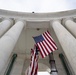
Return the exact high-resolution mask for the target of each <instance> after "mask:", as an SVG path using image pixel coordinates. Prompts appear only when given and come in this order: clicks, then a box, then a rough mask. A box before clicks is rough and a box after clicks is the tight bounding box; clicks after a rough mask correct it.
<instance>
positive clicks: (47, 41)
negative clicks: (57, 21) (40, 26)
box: [33, 31, 57, 58]
mask: <svg viewBox="0 0 76 75" xmlns="http://www.w3.org/2000/svg"><path fill="white" fill-rule="evenodd" d="M33 38H34V40H35V42H36V45H37V46H38V48H39V50H40V54H41V56H42V58H44V57H45V56H47V55H48V54H49V53H51V52H53V51H55V50H57V46H56V44H55V42H54V40H53V38H52V37H51V35H50V33H49V31H46V32H44V33H43V34H42V35H39V36H36V37H33Z"/></svg>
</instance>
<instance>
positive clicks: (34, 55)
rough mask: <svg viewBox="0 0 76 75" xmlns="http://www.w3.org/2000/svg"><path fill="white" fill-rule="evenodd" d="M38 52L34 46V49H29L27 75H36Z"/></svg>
mask: <svg viewBox="0 0 76 75" xmlns="http://www.w3.org/2000/svg"><path fill="white" fill-rule="evenodd" d="M38 58H39V56H38V50H37V47H36V46H35V47H34V49H31V62H30V66H29V69H28V72H27V75H37V71H38Z"/></svg>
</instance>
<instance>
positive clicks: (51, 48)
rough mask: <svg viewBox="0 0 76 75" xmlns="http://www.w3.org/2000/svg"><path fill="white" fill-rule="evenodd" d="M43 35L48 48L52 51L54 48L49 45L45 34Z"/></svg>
mask: <svg viewBox="0 0 76 75" xmlns="http://www.w3.org/2000/svg"><path fill="white" fill-rule="evenodd" d="M43 37H44V39H45V42H46V44H47V45H48V47H49V48H50V50H51V51H53V50H54V48H53V46H52V45H51V43H50V42H49V41H48V39H47V38H46V36H45V35H44V34H43Z"/></svg>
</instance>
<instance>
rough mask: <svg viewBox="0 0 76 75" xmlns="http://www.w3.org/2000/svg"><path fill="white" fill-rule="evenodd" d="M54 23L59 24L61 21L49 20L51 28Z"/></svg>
mask: <svg viewBox="0 0 76 75" xmlns="http://www.w3.org/2000/svg"><path fill="white" fill-rule="evenodd" d="M54 22H59V23H61V20H60V19H55V20H51V21H50V25H51V26H52V25H53V23H54Z"/></svg>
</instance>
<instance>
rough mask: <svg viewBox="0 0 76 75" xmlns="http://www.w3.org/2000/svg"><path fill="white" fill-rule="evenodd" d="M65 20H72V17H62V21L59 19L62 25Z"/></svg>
mask: <svg viewBox="0 0 76 75" xmlns="http://www.w3.org/2000/svg"><path fill="white" fill-rule="evenodd" d="M67 20H72V21H73V18H71V17H70V18H63V19H62V21H61V23H62V24H63V25H65V22H66V21H67Z"/></svg>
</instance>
